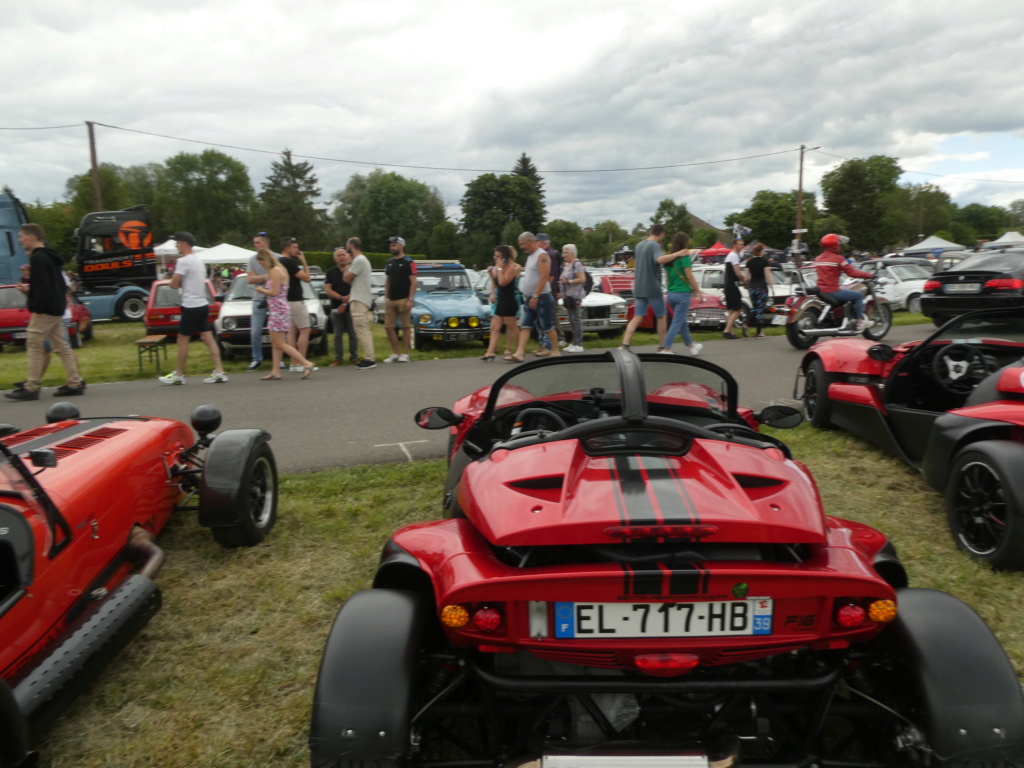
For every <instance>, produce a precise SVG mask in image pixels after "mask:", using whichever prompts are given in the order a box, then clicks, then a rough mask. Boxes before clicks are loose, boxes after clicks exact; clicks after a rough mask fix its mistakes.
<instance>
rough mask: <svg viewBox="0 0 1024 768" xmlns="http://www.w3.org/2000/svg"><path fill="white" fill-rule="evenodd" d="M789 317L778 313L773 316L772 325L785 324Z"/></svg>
mask: <svg viewBox="0 0 1024 768" xmlns="http://www.w3.org/2000/svg"><path fill="white" fill-rule="evenodd" d="M787 320H789V317H787V316H786V315H776V316H775V317H773V318H772V325H785V324H786V321H787Z"/></svg>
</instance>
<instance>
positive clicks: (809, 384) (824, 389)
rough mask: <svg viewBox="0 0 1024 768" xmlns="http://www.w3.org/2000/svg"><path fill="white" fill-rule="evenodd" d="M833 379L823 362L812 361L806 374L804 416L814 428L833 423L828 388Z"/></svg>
mask: <svg viewBox="0 0 1024 768" xmlns="http://www.w3.org/2000/svg"><path fill="white" fill-rule="evenodd" d="M831 382H832V377H831V376H829V375H828V374H827V373H826V372H825V366H824V364H823V363H822V362H821V360H812V361H811V364H810V365H808V366H807V371H806V373H805V374H804V415H805V416H807V420H808V421H809V422H810V423H811V426H814V427H827V426H829V425H830V423H831V417H832V401H831V400H829V398H828V386H829V384H830V383H831Z"/></svg>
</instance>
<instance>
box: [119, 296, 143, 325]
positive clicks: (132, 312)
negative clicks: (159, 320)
mask: <svg viewBox="0 0 1024 768" xmlns="http://www.w3.org/2000/svg"><path fill="white" fill-rule="evenodd" d="M114 314H115V315H117V316H118V317H119V318H121V319H122V320H124V321H125V322H128V323H135V322H138V321H139V320H142V319H143V318H145V317H146V297H145V296H141V295H139V294H137V293H129V294H128V295H127V296H122V297H121V298H120V300H118V302H117V306H116V307H114Z"/></svg>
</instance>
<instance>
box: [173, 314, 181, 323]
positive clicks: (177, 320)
mask: <svg viewBox="0 0 1024 768" xmlns="http://www.w3.org/2000/svg"><path fill="white" fill-rule="evenodd" d="M171 320H172V321H173V322H175V323H180V322H181V315H171Z"/></svg>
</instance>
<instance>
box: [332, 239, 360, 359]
mask: <svg viewBox="0 0 1024 768" xmlns="http://www.w3.org/2000/svg"><path fill="white" fill-rule="evenodd" d="M351 262H352V259H351V257H350V256H349V254H348V251H346V250H345V249H344V248H338V249H336V250H335V251H334V263H335V264H337V266H336V267H331V268H330V269H328V270H327V274H326V275H324V291H326V292H327V295H328V296H330V297H331V324H332V325H333V326H334V360H332V361H331V365H332V366H334V365H342V364H343V363H344V362H345V345H344V344H343V343H342V338H341V334H343V333H347V334H348V353H349V360H351V361H352V364H353V365H355V364H356V363H358V362H359V342H358V341H357V340H356V329H355V326H354V325H353V324H352V313H351V312H349V311H348V302H349V294H351V292H352V286H351V285H349V284H348V283H346V282H345V270H347V269H348V265H349V264H350V263H351Z"/></svg>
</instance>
